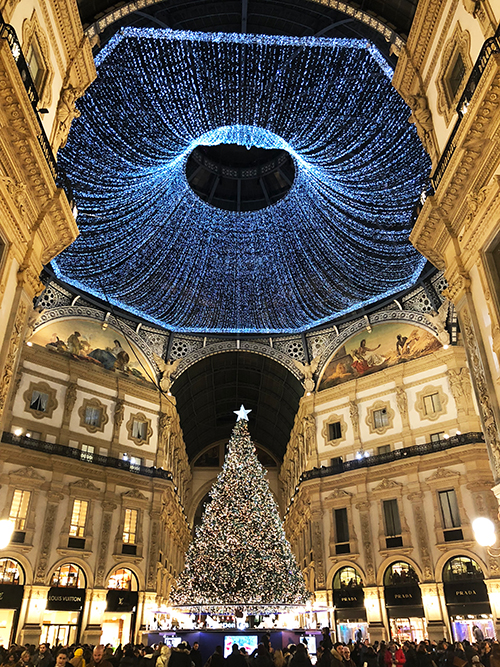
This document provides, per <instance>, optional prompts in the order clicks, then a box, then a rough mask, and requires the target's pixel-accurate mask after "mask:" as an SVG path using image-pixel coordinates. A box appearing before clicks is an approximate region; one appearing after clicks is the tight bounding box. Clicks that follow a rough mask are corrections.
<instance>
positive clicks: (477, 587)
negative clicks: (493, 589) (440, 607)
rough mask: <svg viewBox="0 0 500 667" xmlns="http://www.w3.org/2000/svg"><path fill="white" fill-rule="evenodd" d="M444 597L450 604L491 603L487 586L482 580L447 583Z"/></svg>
mask: <svg viewBox="0 0 500 667" xmlns="http://www.w3.org/2000/svg"><path fill="white" fill-rule="evenodd" d="M444 595H445V598H446V602H447V603H448V604H466V603H467V602H488V601H489V598H488V591H487V590H486V584H485V583H484V581H482V580H481V579H478V580H476V581H460V582H453V583H451V582H450V583H447V584H445V585H444Z"/></svg>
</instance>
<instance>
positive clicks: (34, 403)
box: [30, 389, 49, 412]
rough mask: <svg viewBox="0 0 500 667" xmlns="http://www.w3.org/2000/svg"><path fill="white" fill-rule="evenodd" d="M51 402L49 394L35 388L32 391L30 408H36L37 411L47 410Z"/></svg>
mask: <svg viewBox="0 0 500 667" xmlns="http://www.w3.org/2000/svg"><path fill="white" fill-rule="evenodd" d="M48 404H49V395H48V394H44V393H43V392H42V391H37V390H36V389H34V390H33V391H32V392H31V400H30V409H31V410H36V411H37V412H47V406H48Z"/></svg>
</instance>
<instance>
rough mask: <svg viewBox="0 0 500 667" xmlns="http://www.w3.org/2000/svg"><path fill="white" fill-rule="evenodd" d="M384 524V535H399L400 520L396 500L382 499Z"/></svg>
mask: <svg viewBox="0 0 500 667" xmlns="http://www.w3.org/2000/svg"><path fill="white" fill-rule="evenodd" d="M382 504H383V508H384V525H385V534H386V537H396V536H397V535H401V521H400V519H399V509H398V501H397V500H396V499H394V500H384V501H383V503H382Z"/></svg>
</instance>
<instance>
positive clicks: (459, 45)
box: [436, 22, 473, 123]
mask: <svg viewBox="0 0 500 667" xmlns="http://www.w3.org/2000/svg"><path fill="white" fill-rule="evenodd" d="M457 55H460V57H461V58H462V60H463V63H464V65H465V73H464V76H463V78H462V82H461V84H460V85H459V87H458V90H457V92H456V94H455V95H453V94H452V91H451V88H450V84H449V78H450V75H451V70H452V69H453V66H454V63H455V62H456V57H457ZM472 66H473V63H472V59H471V57H470V34H469V32H468V31H467V30H462V28H461V26H460V23H458V22H457V24H456V25H455V29H454V30H453V34H452V36H451V38H450V39H449V40H448V42H447V43H446V44H445V46H444V49H443V55H442V56H441V63H440V66H439V72H438V75H437V79H436V86H437V89H438V99H437V109H438V112H439V113H440V114H441V115H442V116H444V117H445V120H446V123H449V122H450V120H451V119H452V117H453V114H454V112H455V106H456V104H457V102H458V100H459V99H460V96H461V95H462V93H463V90H464V88H465V84H466V83H467V79H468V76H469V73H470V71H471V70H472Z"/></svg>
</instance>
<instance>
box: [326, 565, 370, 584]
mask: <svg viewBox="0 0 500 667" xmlns="http://www.w3.org/2000/svg"><path fill="white" fill-rule="evenodd" d="M362 586H363V580H362V579H361V577H360V576H359V573H358V571H357V570H355V569H354V568H353V567H349V566H347V567H342V568H341V569H340V570H339V571H338V572H337V573H336V574H335V577H334V578H333V588H334V589H335V590H340V589H344V588H361V587H362Z"/></svg>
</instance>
